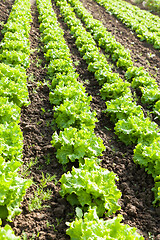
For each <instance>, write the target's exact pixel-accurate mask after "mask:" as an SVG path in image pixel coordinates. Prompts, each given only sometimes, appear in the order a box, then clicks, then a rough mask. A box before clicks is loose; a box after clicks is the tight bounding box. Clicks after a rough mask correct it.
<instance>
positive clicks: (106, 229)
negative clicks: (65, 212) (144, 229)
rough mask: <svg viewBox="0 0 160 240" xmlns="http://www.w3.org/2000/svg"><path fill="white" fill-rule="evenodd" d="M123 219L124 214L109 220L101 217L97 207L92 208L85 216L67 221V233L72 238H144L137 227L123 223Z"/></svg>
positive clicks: (136, 239)
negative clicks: (137, 230)
mask: <svg viewBox="0 0 160 240" xmlns="http://www.w3.org/2000/svg"><path fill="white" fill-rule="evenodd" d="M122 219H123V217H122V215H118V217H114V218H113V219H108V220H103V219H99V218H98V216H97V213H96V209H95V208H90V209H89V211H88V212H86V213H85V214H84V217H83V218H78V217H77V218H76V219H75V221H73V222H71V223H67V225H68V226H69V229H67V234H68V235H69V236H70V237H71V240H85V239H88V240H97V239H99V240H103V239H112V240H121V239H123V240H128V239H130V240H144V238H143V237H142V236H140V235H139V234H138V233H137V232H136V228H134V227H130V226H128V225H125V224H123V223H121V221H122Z"/></svg>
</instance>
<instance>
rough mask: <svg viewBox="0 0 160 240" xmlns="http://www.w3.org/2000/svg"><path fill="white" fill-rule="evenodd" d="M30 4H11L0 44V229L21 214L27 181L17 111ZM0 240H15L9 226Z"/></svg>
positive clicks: (24, 96) (23, 91)
mask: <svg viewBox="0 0 160 240" xmlns="http://www.w3.org/2000/svg"><path fill="white" fill-rule="evenodd" d="M30 22H31V15H30V0H23V1H22V0H15V2H14V5H13V7H12V10H11V13H10V15H9V18H8V21H7V23H6V24H5V25H4V27H3V30H2V33H3V34H4V38H3V40H2V41H1V43H0V80H1V81H0V154H1V157H0V225H1V224H2V220H3V219H5V220H7V221H12V220H13V218H14V217H15V216H16V215H19V214H20V213H21V209H20V203H21V201H22V199H23V196H24V195H25V193H26V189H27V188H28V187H29V186H30V185H31V180H25V179H23V178H22V177H20V175H19V173H18V171H19V168H20V166H21V165H22V150H23V134H22V132H21V129H20V126H19V123H20V112H21V107H22V106H24V105H28V104H29V102H28V90H27V85H26V81H27V75H26V68H28V67H29V54H30V44H29V40H28V39H29V31H30ZM0 239H2V240H3V239H4V240H7V239H12V240H18V239H20V238H19V237H16V236H15V235H14V232H13V230H12V229H11V227H10V226H9V225H5V227H0Z"/></svg>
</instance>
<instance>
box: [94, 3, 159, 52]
mask: <svg viewBox="0 0 160 240" xmlns="http://www.w3.org/2000/svg"><path fill="white" fill-rule="evenodd" d="M95 1H96V2H98V3H99V4H100V5H102V6H103V7H105V9H106V11H107V12H109V13H111V14H113V15H115V16H116V17H117V18H118V19H119V20H121V21H122V22H123V23H124V24H125V25H126V26H127V27H129V28H131V29H132V30H133V31H135V33H136V34H137V36H138V37H139V38H140V39H141V41H144V40H145V41H147V42H148V43H151V44H152V45H153V47H154V48H156V49H160V35H159V31H160V19H159V17H158V16H155V15H153V14H152V13H150V12H148V11H145V10H141V9H140V8H138V7H136V6H134V5H132V4H130V3H128V2H126V1H123V0H118V1H117V0H95Z"/></svg>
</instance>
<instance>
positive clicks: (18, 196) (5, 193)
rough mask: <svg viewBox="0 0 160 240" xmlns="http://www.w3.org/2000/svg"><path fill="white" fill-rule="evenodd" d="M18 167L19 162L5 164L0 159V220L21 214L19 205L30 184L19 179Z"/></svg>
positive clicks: (29, 181) (10, 219)
mask: <svg viewBox="0 0 160 240" xmlns="http://www.w3.org/2000/svg"><path fill="white" fill-rule="evenodd" d="M20 165H21V164H20V162H17V161H9V162H5V161H4V159H3V158H2V157H1V158H0V193H1V194H0V218H1V219H7V220H8V221H12V219H13V218H14V217H15V216H16V215H19V214H20V213H21V211H22V210H21V209H20V208H19V207H20V203H21V201H22V200H23V196H24V195H25V193H26V189H27V188H28V187H29V186H30V185H31V183H32V181H31V180H28V179H27V180H25V179H22V178H21V177H19V174H18V169H19V166H20Z"/></svg>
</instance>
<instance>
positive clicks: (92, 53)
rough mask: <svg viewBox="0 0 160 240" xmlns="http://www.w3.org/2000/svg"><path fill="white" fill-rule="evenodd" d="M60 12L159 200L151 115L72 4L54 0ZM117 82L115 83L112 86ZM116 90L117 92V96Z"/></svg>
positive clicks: (158, 158)
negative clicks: (100, 51)
mask: <svg viewBox="0 0 160 240" xmlns="http://www.w3.org/2000/svg"><path fill="white" fill-rule="evenodd" d="M57 5H58V6H59V7H60V12H61V15H62V16H63V18H64V21H65V22H66V23H67V25H68V27H69V28H70V30H71V34H73V36H74V38H75V39H76V41H75V43H76V46H77V48H78V50H79V51H80V54H81V55H82V56H83V59H84V60H85V61H86V63H87V64H88V70H89V71H91V72H93V73H94V76H95V78H96V79H97V80H98V82H99V83H100V85H103V86H102V94H103V96H104V93H103V88H104V86H107V87H106V88H105V97H106V98H107V101H106V106H107V109H106V113H107V115H109V116H110V117H111V120H112V121H113V122H114V123H115V133H116V134H117V135H118V137H119V139H120V140H121V141H123V142H124V143H125V144H126V145H131V144H137V145H136V147H135V149H134V158H133V159H134V161H135V163H138V164H139V165H140V166H141V167H145V169H146V171H147V172H148V173H149V174H152V176H153V178H154V181H155V187H154V188H153V191H154V194H155V200H154V202H153V204H154V205H159V204H160V142H159V140H160V138H159V127H158V125H157V124H156V123H154V122H152V121H151V120H150V118H148V117H144V113H143V109H142V108H141V107H140V106H138V105H136V103H135V102H134V101H133V97H132V94H131V90H130V88H128V86H127V83H125V82H123V80H122V79H121V78H120V77H119V75H118V74H116V73H112V71H111V67H110V65H109V64H108V63H107V60H106V58H105V56H104V55H103V54H100V53H99V49H98V48H97V47H96V43H95V41H94V40H93V38H92V36H91V34H90V33H89V32H86V30H85V28H84V27H83V26H82V23H81V21H80V20H79V19H77V18H76V16H75V13H74V12H73V8H72V7H71V6H70V5H69V4H68V3H67V2H66V0H62V1H57ZM113 86H116V87H113ZM119 86H120V87H119ZM117 91H118V92H119V93H118V94H119V95H118V96H117Z"/></svg>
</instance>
